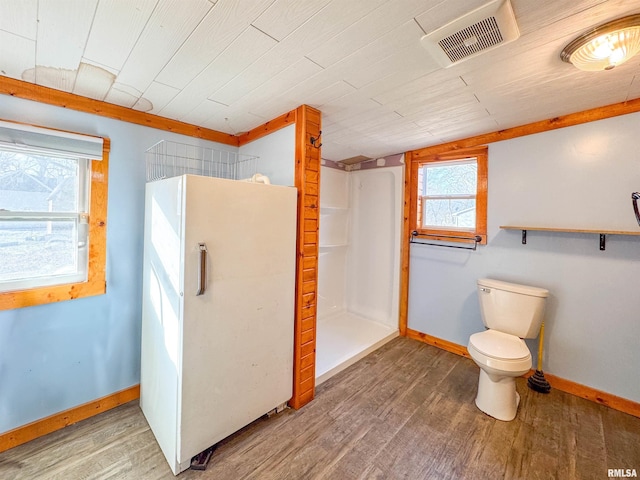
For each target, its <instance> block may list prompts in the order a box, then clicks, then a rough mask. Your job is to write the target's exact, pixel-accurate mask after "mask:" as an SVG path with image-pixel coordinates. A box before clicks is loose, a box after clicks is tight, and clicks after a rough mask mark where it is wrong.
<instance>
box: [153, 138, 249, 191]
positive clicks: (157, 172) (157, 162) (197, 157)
mask: <svg viewBox="0 0 640 480" xmlns="http://www.w3.org/2000/svg"><path fill="white" fill-rule="evenodd" d="M145 156H146V166H147V182H152V181H154V180H161V179H163V178H170V177H177V176H180V175H185V174H191V175H202V176H205V177H217V178H227V179H230V180H243V179H248V178H251V177H253V176H254V175H255V174H256V168H257V162H258V157H254V156H250V155H242V154H239V153H235V152H229V151H226V150H217V149H214V148H208V147H201V146H196V145H186V144H183V143H177V142H170V141H167V140H161V141H160V142H158V143H156V144H155V145H154V146H153V147H151V148H149V149H148V150H147V151H146V152H145Z"/></svg>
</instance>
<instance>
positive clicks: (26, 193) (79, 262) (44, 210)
mask: <svg viewBox="0 0 640 480" xmlns="http://www.w3.org/2000/svg"><path fill="white" fill-rule="evenodd" d="M89 165H90V162H89V161H88V160H86V159H82V158H64V157H59V156H48V155H43V154H30V153H29V152H15V151H11V150H10V149H5V148H2V147H0V256H1V257H2V259H3V261H2V262H0V291H5V292H6V291H14V290H22V289H26V288H34V287H39V286H46V285H56V284H63V283H72V282H80V281H86V279H87V258H88V255H87V242H88V238H87V235H88V225H87V219H88V213H89V207H88V190H89V188H88V181H89V174H88V173H89V172H88V170H89V168H90V167H89Z"/></svg>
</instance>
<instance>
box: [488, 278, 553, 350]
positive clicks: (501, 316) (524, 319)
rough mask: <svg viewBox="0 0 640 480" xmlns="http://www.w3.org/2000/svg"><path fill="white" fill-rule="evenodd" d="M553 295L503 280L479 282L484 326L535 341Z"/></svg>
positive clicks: (539, 289)
mask: <svg viewBox="0 0 640 480" xmlns="http://www.w3.org/2000/svg"><path fill="white" fill-rule="evenodd" d="M548 295H549V291H548V290H546V289H544V288H538V287H530V286H527V285H520V284H517V283H508V282H503V281H501V280H492V279H490V278H481V279H480V280H478V299H479V301H480V312H481V314H482V322H483V323H484V324H485V326H486V327H487V328H491V329H492V330H498V331H500V332H504V333H510V334H511V335H516V336H518V337H520V338H535V337H537V336H538V331H539V330H540V323H542V319H543V317H544V308H545V304H546V300H547V296H548Z"/></svg>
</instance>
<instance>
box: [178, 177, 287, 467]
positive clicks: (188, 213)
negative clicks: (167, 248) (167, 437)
mask: <svg viewBox="0 0 640 480" xmlns="http://www.w3.org/2000/svg"><path fill="white" fill-rule="evenodd" d="M184 178H185V185H184V201H185V207H184V217H183V219H182V220H183V229H184V267H183V270H184V280H183V297H182V300H183V318H182V328H181V337H182V342H181V346H182V351H181V358H180V370H181V373H182V375H181V377H180V380H179V381H180V386H179V390H180V393H179V398H178V402H179V405H178V408H179V411H180V417H179V420H178V427H177V428H178V459H177V460H178V463H179V464H180V468H181V469H184V468H186V467H188V465H189V462H190V459H191V457H192V456H194V455H196V454H197V453H199V452H201V451H202V450H204V449H206V448H207V447H209V446H211V445H213V444H214V443H217V442H218V441H220V440H222V439H223V438H225V437H227V436H228V435H230V434H231V433H233V432H235V431H237V430H239V429H240V428H242V427H244V426H245V425H247V424H248V423H250V422H252V421H253V420H255V419H256V418H259V417H260V416H261V415H263V414H265V413H266V412H268V411H269V410H271V409H273V408H274V407H276V406H277V405H279V404H281V403H284V402H286V401H287V400H289V399H290V398H291V395H292V378H293V323H294V289H295V258H296V199H297V191H296V190H295V189H294V188H289V187H280V186H273V185H263V184H254V183H246V182H238V181H233V180H224V179H218V178H209V177H199V176H191V175H187V176H186V177H184ZM202 245H204V246H205V248H206V259H205V262H206V269H205V270H206V272H205V275H204V276H205V278H204V279H202V275H201V274H200V272H201V266H202V263H201V262H202V259H203V257H202ZM199 283H200V285H199ZM202 287H204V288H202ZM199 290H203V291H202V292H201V294H200V295H198V293H199Z"/></svg>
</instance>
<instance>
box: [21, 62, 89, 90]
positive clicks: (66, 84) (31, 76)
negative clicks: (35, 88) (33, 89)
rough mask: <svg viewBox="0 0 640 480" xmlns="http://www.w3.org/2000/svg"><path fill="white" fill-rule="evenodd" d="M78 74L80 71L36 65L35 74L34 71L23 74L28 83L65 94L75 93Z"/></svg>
mask: <svg viewBox="0 0 640 480" xmlns="http://www.w3.org/2000/svg"><path fill="white" fill-rule="evenodd" d="M77 74H78V70H70V69H68V68H56V67H43V66H41V65H36V68H35V72H34V71H33V70H27V71H25V72H24V73H23V75H22V78H23V80H26V81H27V82H34V83H37V84H38V85H42V86H44V87H49V88H55V89H56V90H62V91H63V92H71V91H73V85H74V84H75V82H76V75H77Z"/></svg>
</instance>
